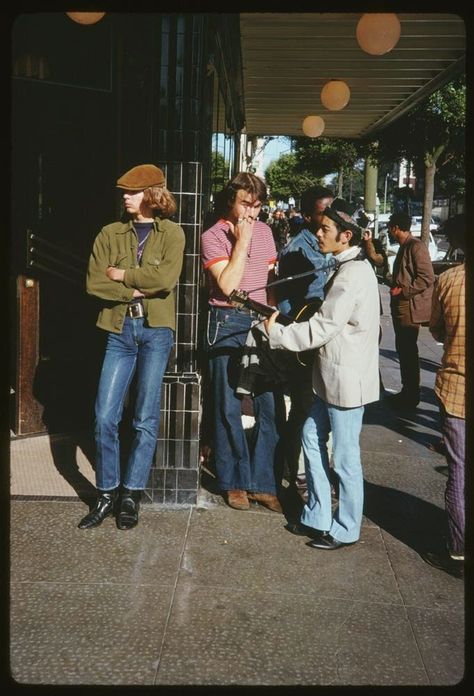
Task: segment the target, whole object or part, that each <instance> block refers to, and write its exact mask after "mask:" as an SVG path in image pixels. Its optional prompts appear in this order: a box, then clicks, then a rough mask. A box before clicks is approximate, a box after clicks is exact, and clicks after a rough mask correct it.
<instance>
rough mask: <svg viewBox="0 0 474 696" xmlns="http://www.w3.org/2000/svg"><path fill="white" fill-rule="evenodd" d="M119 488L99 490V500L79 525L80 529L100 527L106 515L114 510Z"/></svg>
mask: <svg viewBox="0 0 474 696" xmlns="http://www.w3.org/2000/svg"><path fill="white" fill-rule="evenodd" d="M117 494H118V488H114V489H113V490H111V491H98V497H97V502H96V504H95V505H94V507H93V508H92V510H91V511H90V512H89V513H88V514H87V515H86V516H85V517H83V518H82V520H81V521H80V522H79V524H78V525H77V526H78V527H79V529H90V528H91V527H98V526H99V524H102V522H103V521H104V520H105V518H106V517H108V516H109V515H111V514H112V513H113V512H114V507H115V503H116V501H117Z"/></svg>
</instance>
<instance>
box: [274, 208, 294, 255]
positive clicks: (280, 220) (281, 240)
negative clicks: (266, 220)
mask: <svg viewBox="0 0 474 696" xmlns="http://www.w3.org/2000/svg"><path fill="white" fill-rule="evenodd" d="M272 218H273V219H272V222H271V224H270V227H271V230H272V234H273V239H274V241H275V246H276V250H277V252H278V251H280V249H283V247H284V246H285V245H286V243H287V241H288V231H289V229H290V225H289V223H288V220H287V218H286V215H285V213H284V211H283V210H281V209H279V208H277V209H276V210H275V211H274V213H273V216H272Z"/></svg>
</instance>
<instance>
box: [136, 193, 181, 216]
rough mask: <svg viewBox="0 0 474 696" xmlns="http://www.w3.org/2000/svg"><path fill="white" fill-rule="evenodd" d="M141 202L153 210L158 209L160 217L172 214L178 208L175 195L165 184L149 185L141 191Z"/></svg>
mask: <svg viewBox="0 0 474 696" xmlns="http://www.w3.org/2000/svg"><path fill="white" fill-rule="evenodd" d="M143 202H144V203H145V204H146V205H149V206H150V208H153V210H158V211H159V212H160V215H161V217H165V218H168V217H171V216H172V215H174V214H175V212H176V210H177V209H178V206H177V204H176V199H175V197H174V196H173V194H172V193H171V191H168V189H167V188H166V186H149V187H148V188H147V189H145V191H144V192H143Z"/></svg>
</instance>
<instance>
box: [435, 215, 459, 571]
mask: <svg viewBox="0 0 474 696" xmlns="http://www.w3.org/2000/svg"><path fill="white" fill-rule="evenodd" d="M465 224H466V222H465V216H464V214H461V215H455V216H454V217H452V218H450V219H449V220H448V221H447V222H446V224H445V228H444V231H445V234H446V236H447V237H448V239H449V242H450V244H451V246H452V247H453V248H455V249H456V248H458V249H461V250H462V251H464V248H465ZM430 331H431V333H432V335H433V337H434V338H435V339H436V340H437V341H442V342H443V343H444V352H443V358H442V362H441V367H440V369H439V370H438V372H437V375H436V383H435V393H436V396H437V397H438V400H439V403H440V412H441V422H442V431H443V437H444V443H445V449H446V459H447V463H448V480H447V483H446V492H445V504H446V513H447V521H448V543H447V547H448V548H447V552H448V554H449V557H448V558H447V559H445V560H446V561H447V563H445V564H444V566H445V569H446V570H448V571H450V570H453V571H454V574H460V573H461V566H462V562H463V561H464V464H465V435H466V420H465V419H466V410H465V409H466V405H465V404H466V385H465V377H466V350H465V340H466V296H465V265H464V263H462V264H461V265H459V266H455V267H454V268H450V269H449V270H447V271H445V272H444V273H441V275H440V276H439V277H438V279H437V282H436V285H435V288H434V292H433V303H432V311H431V318H430ZM427 560H428V561H429V560H430V559H427ZM441 561H442V558H441ZM456 571H457V572H456Z"/></svg>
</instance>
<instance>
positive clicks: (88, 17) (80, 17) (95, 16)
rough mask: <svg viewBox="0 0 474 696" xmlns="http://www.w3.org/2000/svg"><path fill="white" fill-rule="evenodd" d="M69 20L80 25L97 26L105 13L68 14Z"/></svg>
mask: <svg viewBox="0 0 474 696" xmlns="http://www.w3.org/2000/svg"><path fill="white" fill-rule="evenodd" d="M66 14H67V16H68V17H69V19H72V21H73V22H77V23H78V24H96V23H97V22H100V20H101V19H102V17H103V16H104V15H105V12H66Z"/></svg>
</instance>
